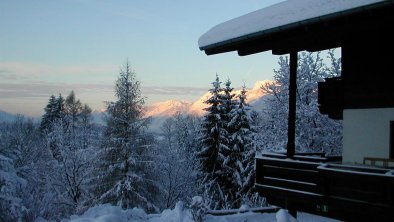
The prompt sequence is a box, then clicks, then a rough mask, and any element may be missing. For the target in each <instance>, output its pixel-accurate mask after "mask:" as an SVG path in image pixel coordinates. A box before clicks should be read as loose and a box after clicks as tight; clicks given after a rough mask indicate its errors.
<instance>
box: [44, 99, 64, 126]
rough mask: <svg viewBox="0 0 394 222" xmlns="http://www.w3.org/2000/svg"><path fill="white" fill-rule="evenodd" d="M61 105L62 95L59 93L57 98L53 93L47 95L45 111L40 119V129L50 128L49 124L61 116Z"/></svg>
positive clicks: (62, 103)
mask: <svg viewBox="0 0 394 222" xmlns="http://www.w3.org/2000/svg"><path fill="white" fill-rule="evenodd" d="M63 105H64V99H63V97H62V95H60V94H59V97H58V98H56V96H54V95H51V96H50V97H49V101H48V104H47V105H46V107H45V108H44V111H45V113H44V115H43V116H42V119H41V125H40V129H41V131H45V130H50V128H51V124H52V123H53V122H55V121H56V120H57V119H59V118H61V117H62V116H63V111H64V110H63Z"/></svg>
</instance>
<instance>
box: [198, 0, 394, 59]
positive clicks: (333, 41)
mask: <svg viewBox="0 0 394 222" xmlns="http://www.w3.org/2000/svg"><path fill="white" fill-rule="evenodd" d="M393 14H394V1H392V0H390V1H383V2H378V3H374V4H370V5H367V6H362V7H357V8H353V9H349V10H345V11H340V12H336V13H332V14H328V15H323V16H318V17H314V18H311V19H306V20H302V21H298V22H294V23H291V24H286V25H282V26H278V27H274V28H271V29H267V30H263V31H259V32H255V33H251V34H247V35H243V36H240V37H236V38H232V39H229V40H225V41H221V42H216V43H214V44H210V45H207V46H203V47H200V50H203V51H205V53H206V54H207V55H213V54H219V53H225V52H231V51H237V52H238V54H239V55H240V56H245V55H250V54H254V53H259V52H264V51H269V50H272V52H273V54H287V53H290V52H292V51H302V50H307V51H320V50H325V49H329V48H335V47H340V46H341V44H342V43H343V40H344V38H351V37H356V35H357V33H360V32H365V31H373V29H375V28H376V26H381V25H378V24H387V27H386V29H387V28H391V25H392V24H393ZM371 15H373V16H371ZM382 20H383V21H386V22H382Z"/></svg>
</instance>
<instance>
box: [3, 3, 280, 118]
mask: <svg viewBox="0 0 394 222" xmlns="http://www.w3.org/2000/svg"><path fill="white" fill-rule="evenodd" d="M277 2H280V0H243V1H240V0H199V1H186V0H183V1H181V0H172V1H165V0H151V1H149V0H123V1H121V0H112V1H109V0H108V1H104V0H35V1H30V0H25V1H21V0H0V109H1V110H4V111H7V112H11V113H22V114H27V115H30V116H39V115H42V114H43V108H44V106H45V105H46V103H47V101H48V98H49V96H50V95H51V94H59V93H62V94H63V95H67V94H68V93H69V92H70V91H71V90H74V91H75V93H76V95H77V97H78V98H80V99H81V100H82V102H86V103H88V104H89V105H90V106H91V107H92V108H93V109H101V108H103V107H104V104H103V101H108V100H113V99H114V98H113V86H114V81H115V80H116V77H117V75H118V73H119V68H120V66H121V65H122V64H123V63H124V62H125V61H126V59H127V58H128V59H129V61H130V62H131V65H132V68H133V69H134V70H135V72H136V73H137V79H139V80H140V81H141V83H142V92H143V94H144V96H146V97H147V98H148V100H147V103H148V104H151V103H154V102H158V101H165V100H169V99H181V100H189V101H193V100H196V99H197V98H199V97H200V96H201V95H202V94H203V93H204V91H205V90H207V89H208V88H209V87H210V82H212V81H213V79H214V78H215V74H216V73H218V74H219V76H220V77H221V78H222V79H223V80H225V79H226V78H227V77H229V78H230V79H231V80H232V82H233V86H234V87H240V86H241V85H242V84H243V82H245V84H246V86H247V87H252V86H253V84H254V82H256V81H258V80H264V79H271V78H272V75H273V74H272V73H273V72H272V70H273V69H274V68H275V67H276V62H277V56H273V55H271V53H270V52H266V53H260V54H257V55H252V56H247V57H239V56H238V55H237V54H236V53H226V54H220V55H214V56H209V57H208V56H206V55H205V54H204V53H203V52H202V51H200V50H199V49H198V45H197V40H198V38H199V37H200V36H201V35H202V34H203V33H205V32H206V31H208V29H210V28H211V27H213V26H214V25H216V24H218V23H221V22H224V21H227V20H229V19H232V18H234V17H237V16H240V15H243V14H246V13H248V12H251V11H254V10H257V9H260V8H263V7H266V6H269V5H272V4H274V3H277Z"/></svg>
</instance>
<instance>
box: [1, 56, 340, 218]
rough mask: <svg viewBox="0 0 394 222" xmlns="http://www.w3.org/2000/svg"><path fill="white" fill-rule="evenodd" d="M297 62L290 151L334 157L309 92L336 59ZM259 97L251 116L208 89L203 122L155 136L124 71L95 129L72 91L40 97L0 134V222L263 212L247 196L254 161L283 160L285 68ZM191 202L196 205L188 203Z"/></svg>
mask: <svg viewBox="0 0 394 222" xmlns="http://www.w3.org/2000/svg"><path fill="white" fill-rule="evenodd" d="M328 57H329V59H328V60H329V61H330V63H329V64H327V63H326V62H324V61H323V59H322V58H321V57H320V54H319V53H302V54H301V55H300V56H299V61H298V63H299V68H298V69H299V70H298V73H299V75H298V89H297V90H298V91H297V106H298V107H297V110H298V111H297V136H296V137H297V148H296V149H297V151H314V152H317V151H319V152H320V151H324V152H326V153H328V154H332V155H336V154H339V153H340V152H341V130H342V128H341V122H340V121H333V120H330V119H328V118H327V117H326V116H322V115H319V113H318V107H317V101H316V99H317V82H318V81H323V80H324V78H328V77H331V76H338V75H340V59H337V58H335V56H334V52H333V51H330V52H329V53H328ZM278 64H279V69H277V70H275V71H274V72H275V75H274V82H273V83H270V84H266V85H263V86H261V87H262V89H261V90H264V91H265V92H266V93H267V94H268V96H266V97H265V98H264V99H265V106H264V109H263V110H260V111H253V110H252V109H251V106H250V105H249V104H248V103H247V90H246V87H245V86H243V87H242V90H241V92H240V93H239V94H237V95H235V93H234V89H233V88H232V86H231V81H230V80H229V79H227V80H226V81H225V82H224V83H222V82H221V81H220V78H219V76H218V75H216V78H215V79H214V81H213V82H212V87H211V89H210V97H209V98H208V99H207V101H206V103H207V104H208V107H207V108H206V111H207V112H206V113H207V114H206V115H205V116H203V117H196V116H188V115H184V114H181V113H179V114H177V115H175V116H174V117H170V118H168V119H167V120H166V121H165V122H164V124H163V126H162V133H161V134H160V135H156V134H153V133H151V132H149V131H147V126H148V125H149V124H150V118H149V117H145V115H144V113H145V112H144V110H145V97H144V96H143V95H142V93H141V91H140V87H141V86H140V84H141V83H140V82H139V81H138V80H137V79H136V73H135V72H134V71H133V70H132V68H131V66H130V64H129V63H128V62H126V64H125V65H124V66H123V67H122V68H121V70H120V73H119V76H118V78H117V80H116V82H115V87H114V91H115V98H116V100H115V101H113V102H107V103H106V108H107V109H106V112H105V113H104V114H103V115H104V119H105V124H104V125H103V126H102V125H97V124H95V123H94V122H93V121H92V109H91V108H90V107H89V106H88V105H87V104H84V103H82V102H81V101H80V100H79V99H77V97H76V95H75V93H74V92H73V91H71V92H70V94H69V95H68V96H66V97H65V98H64V97H63V96H62V95H58V96H54V95H52V96H50V97H49V100H48V103H47V105H46V106H45V107H44V111H45V113H44V115H43V116H42V119H41V121H40V122H39V123H36V122H34V121H33V120H31V119H28V118H25V117H23V116H17V118H16V119H15V120H14V121H13V122H12V123H2V124H0V190H1V193H0V211H1V212H2V213H1V214H0V221H13V220H17V219H22V220H26V221H33V220H35V219H37V218H39V217H43V218H46V219H51V220H60V219H61V218H65V217H68V216H70V215H72V214H76V213H82V212H84V211H86V210H87V209H88V208H89V207H92V206H94V205H98V204H104V203H111V204H114V205H119V206H121V207H122V208H133V207H139V208H142V209H144V210H145V211H147V212H160V211H162V210H163V209H167V208H172V207H174V206H175V204H176V202H178V201H180V200H181V201H184V202H186V203H191V202H192V200H195V199H201V200H203V203H202V205H203V206H201V207H204V208H206V209H230V208H239V207H240V206H241V205H242V204H248V205H250V206H261V205H263V204H265V202H264V198H262V197H260V196H259V195H258V194H257V193H256V192H255V191H254V188H253V184H254V173H255V166H254V158H255V155H256V153H258V152H261V151H275V152H282V151H284V148H285V147H286V146H285V141H286V135H285V132H286V130H287V126H286V121H285V120H286V119H287V103H286V100H287V97H288V94H287V87H288V69H289V62H288V59H287V58H286V57H281V58H280V59H279V63H278ZM194 196H200V197H201V198H193V199H192V197H194Z"/></svg>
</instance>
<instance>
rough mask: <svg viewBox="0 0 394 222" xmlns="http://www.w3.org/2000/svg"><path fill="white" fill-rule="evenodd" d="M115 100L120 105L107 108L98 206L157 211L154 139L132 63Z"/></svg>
mask: <svg viewBox="0 0 394 222" xmlns="http://www.w3.org/2000/svg"><path fill="white" fill-rule="evenodd" d="M115 96H116V98H117V101H115V102H110V103H108V106H107V114H108V118H107V127H106V129H105V132H104V140H103V145H102V149H101V153H100V163H99V168H98V169H99V170H98V171H100V172H102V173H101V174H100V175H98V176H99V177H98V178H99V179H100V181H97V183H99V184H97V188H96V195H97V196H98V198H97V200H96V201H95V202H96V203H112V204H117V205H120V206H121V207H123V208H132V207H141V208H144V209H145V210H147V211H149V212H152V211H156V210H157V208H156V206H155V205H154V204H153V202H154V200H155V198H156V194H157V192H158V188H157V185H156V182H155V175H154V174H153V172H152V170H153V169H154V168H153V162H152V159H151V158H152V156H151V153H150V152H151V150H150V149H151V141H152V140H153V138H150V137H148V135H147V134H146V133H145V128H146V126H147V123H148V121H147V119H145V118H143V105H144V98H143V97H142V96H141V91H140V82H139V81H137V80H136V78H135V73H134V72H133V71H132V70H131V67H130V65H129V63H128V62H127V63H126V64H125V66H124V68H123V69H121V72H120V75H119V77H118V79H117V81H116V84H115Z"/></svg>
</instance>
